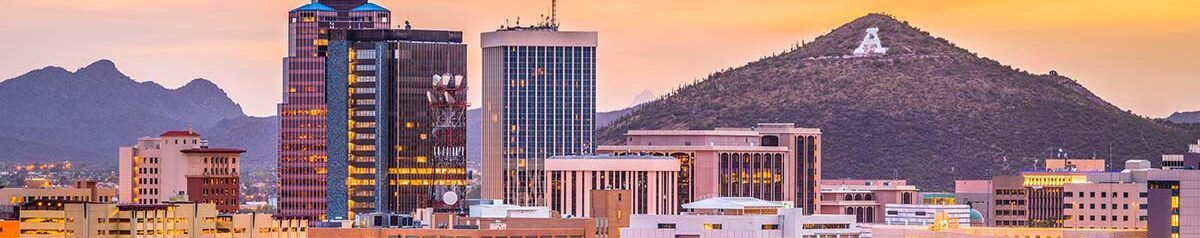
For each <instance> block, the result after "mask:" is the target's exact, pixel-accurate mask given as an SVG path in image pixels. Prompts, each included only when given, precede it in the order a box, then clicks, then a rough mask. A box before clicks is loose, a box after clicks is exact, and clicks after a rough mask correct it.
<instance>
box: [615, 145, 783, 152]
mask: <svg viewBox="0 0 1200 238" xmlns="http://www.w3.org/2000/svg"><path fill="white" fill-rule="evenodd" d="M667 150H671V151H680V150H683V151H731V152H788V148H787V147H784V146H726V145H602V146H597V147H596V151H667Z"/></svg>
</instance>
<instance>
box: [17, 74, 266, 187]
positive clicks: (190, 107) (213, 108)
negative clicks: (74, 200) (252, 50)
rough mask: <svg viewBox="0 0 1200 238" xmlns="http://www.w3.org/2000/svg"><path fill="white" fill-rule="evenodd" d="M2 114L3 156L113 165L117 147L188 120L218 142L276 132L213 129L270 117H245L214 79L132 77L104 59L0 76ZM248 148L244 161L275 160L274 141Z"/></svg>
mask: <svg viewBox="0 0 1200 238" xmlns="http://www.w3.org/2000/svg"><path fill="white" fill-rule="evenodd" d="M0 114H2V115H7V116H5V117H0V148H7V151H8V152H10V153H9V154H7V155H0V163H31V162H39V161H62V160H69V161H74V162H82V163H97V164H101V165H113V164H115V163H111V162H114V161H115V160H116V155H117V147H120V146H128V145H132V144H133V143H134V142H135V141H136V140H137V138H139V137H143V136H156V135H158V134H160V133H162V132H163V131H166V130H180V129H185V128H188V127H194V128H195V129H196V130H197V131H198V132H200V133H202V134H207V135H205V136H206V138H207V137H209V136H210V135H211V136H213V137H214V138H212V139H213V140H211V141H212V142H213V143H214V144H218V145H220V144H225V145H236V144H229V143H225V142H222V141H219V140H216V139H215V138H230V139H233V138H240V139H242V140H245V141H267V142H270V141H274V140H275V138H277V137H278V134H277V133H276V132H270V133H267V134H248V133H246V132H249V131H256V132H263V131H262V130H242V131H228V130H220V128H215V127H216V126H218V124H221V123H226V124H227V125H236V124H239V123H253V124H258V125H262V126H270V124H264V123H262V122H261V120H255V119H254V118H253V117H248V116H246V115H245V113H244V112H243V111H242V108H241V106H240V105H238V104H237V103H234V102H233V100H232V99H230V98H229V96H228V95H227V94H226V93H225V91H224V90H223V89H221V88H220V87H219V86H217V85H216V84H215V83H213V82H212V81H209V80H207V79H203V78H197V79H193V80H191V81H189V82H188V83H186V84H184V85H183V86H180V87H178V88H173V89H172V88H166V87H163V86H162V85H160V84H158V83H156V82H154V81H144V82H137V81H135V80H134V79H132V78H130V77H129V76H126V75H124V74H123V73H121V71H120V70H119V69H118V68H117V66H116V64H115V63H114V62H112V61H110V60H106V59H102V60H97V61H96V62H93V63H91V64H88V65H87V66H84V67H81V68H79V69H78V70H76V71H74V72H72V71H69V70H67V69H64V68H62V67H59V66H47V67H43V68H41V69H35V70H32V71H30V72H27V73H25V74H21V75H20V76H17V77H14V78H12V79H8V80H4V81H0ZM275 124H277V122H275ZM277 128H278V127H277V126H275V127H273V129H270V130H272V131H277V130H278V129H277ZM210 131H220V133H212V134H209V133H207V132H210ZM239 147H240V146H239ZM246 149H247V150H248V152H247V153H246V154H245V155H243V157H244V158H247V159H244V160H243V161H259V160H267V161H268V162H270V161H274V160H275V159H276V158H275V154H276V153H277V151H276V150H277V148H276V147H275V146H274V145H271V146H264V145H261V144H254V145H251V146H247V148H246ZM249 164H255V165H257V164H262V163H249ZM255 165H251V166H255Z"/></svg>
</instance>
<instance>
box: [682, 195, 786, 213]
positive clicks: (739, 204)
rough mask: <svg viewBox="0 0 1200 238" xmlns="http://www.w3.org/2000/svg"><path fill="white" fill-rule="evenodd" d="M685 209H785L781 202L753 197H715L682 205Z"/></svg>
mask: <svg viewBox="0 0 1200 238" xmlns="http://www.w3.org/2000/svg"><path fill="white" fill-rule="evenodd" d="M681 207H683V208H684V209H734V210H738V209H763V208H776V209H778V208H785V207H786V206H785V205H784V204H783V203H781V202H773V201H767V200H762V199H758V198H752V197H714V198H709V199H704V200H700V201H695V202H691V203H688V204H683V205H681Z"/></svg>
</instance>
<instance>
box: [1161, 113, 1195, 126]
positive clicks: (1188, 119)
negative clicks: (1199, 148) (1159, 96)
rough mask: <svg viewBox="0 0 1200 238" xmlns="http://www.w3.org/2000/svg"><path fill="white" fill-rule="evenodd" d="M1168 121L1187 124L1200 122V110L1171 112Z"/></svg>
mask: <svg viewBox="0 0 1200 238" xmlns="http://www.w3.org/2000/svg"><path fill="white" fill-rule="evenodd" d="M1167 121H1170V122H1174V123H1185V124H1188V123H1200V111H1195V112H1176V113H1171V116H1168V117H1167Z"/></svg>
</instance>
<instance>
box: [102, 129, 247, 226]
mask: <svg viewBox="0 0 1200 238" xmlns="http://www.w3.org/2000/svg"><path fill="white" fill-rule="evenodd" d="M244 152H246V150H243V149H239V148H212V147H208V142H207V141H205V140H203V139H201V137H200V134H199V133H196V132H195V131H192V130H183V131H167V132H164V133H162V134H161V135H159V137H143V138H140V139H138V141H137V144H135V145H133V146H129V147H121V149H120V162H119V166H120V179H119V181H118V185H119V186H118V187H119V188H118V200H119V201H120V203H122V204H161V203H164V202H168V201H190V202H198V203H213V204H216V206H217V210H219V211H221V212H236V211H237V209H238V204H239V202H238V200H239V197H240V193H239V187H240V186H239V183H240V179H239V178H240V176H239V175H238V168H239V166H238V159H239V158H240V157H241V154H242V153H244Z"/></svg>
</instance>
